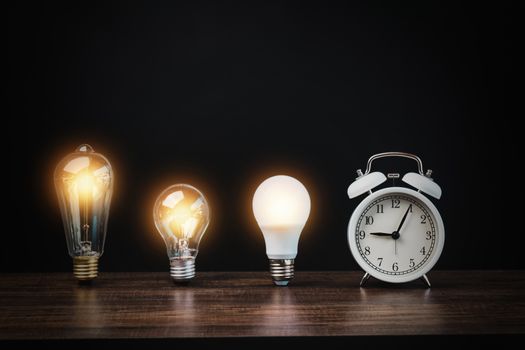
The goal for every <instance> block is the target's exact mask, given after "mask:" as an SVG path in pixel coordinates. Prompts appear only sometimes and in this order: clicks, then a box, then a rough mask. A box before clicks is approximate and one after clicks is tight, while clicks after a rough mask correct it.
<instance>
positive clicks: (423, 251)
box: [419, 247, 427, 255]
mask: <svg viewBox="0 0 525 350" xmlns="http://www.w3.org/2000/svg"><path fill="white" fill-rule="evenodd" d="M419 252H420V253H421V254H423V255H425V253H426V252H427V251H426V250H425V247H423V248H421V250H420V251H419Z"/></svg>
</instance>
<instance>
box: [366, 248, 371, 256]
mask: <svg viewBox="0 0 525 350" xmlns="http://www.w3.org/2000/svg"><path fill="white" fill-rule="evenodd" d="M365 255H370V247H365Z"/></svg>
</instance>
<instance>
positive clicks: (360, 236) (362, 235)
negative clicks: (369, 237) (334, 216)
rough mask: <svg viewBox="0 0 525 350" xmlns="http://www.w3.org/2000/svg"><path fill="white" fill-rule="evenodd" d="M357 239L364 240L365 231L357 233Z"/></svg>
mask: <svg viewBox="0 0 525 350" xmlns="http://www.w3.org/2000/svg"><path fill="white" fill-rule="evenodd" d="M358 235H359V239H365V236H366V233H365V231H359V234H358Z"/></svg>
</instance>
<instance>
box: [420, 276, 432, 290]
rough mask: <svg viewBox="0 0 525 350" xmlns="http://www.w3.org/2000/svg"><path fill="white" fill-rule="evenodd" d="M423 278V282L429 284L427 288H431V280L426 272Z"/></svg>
mask: <svg viewBox="0 0 525 350" xmlns="http://www.w3.org/2000/svg"><path fill="white" fill-rule="evenodd" d="M421 279H422V280H423V283H425V284H426V285H427V288H430V287H431V285H430V281H429V280H428V277H427V275H426V274H424V275H423V276H422V277H421Z"/></svg>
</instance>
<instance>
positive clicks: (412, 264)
mask: <svg viewBox="0 0 525 350" xmlns="http://www.w3.org/2000/svg"><path fill="white" fill-rule="evenodd" d="M414 266H416V263H415V262H414V259H410V262H409V263H408V267H414Z"/></svg>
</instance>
